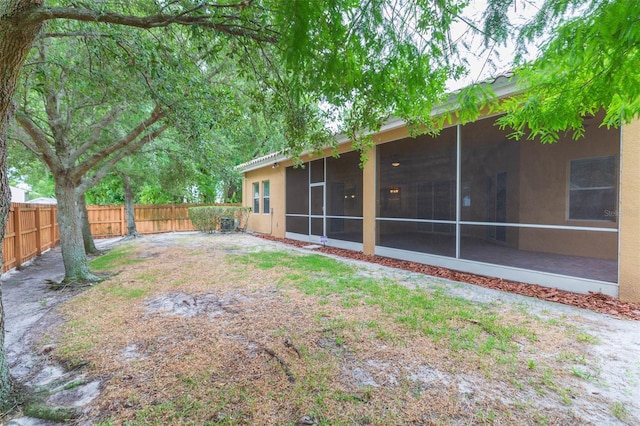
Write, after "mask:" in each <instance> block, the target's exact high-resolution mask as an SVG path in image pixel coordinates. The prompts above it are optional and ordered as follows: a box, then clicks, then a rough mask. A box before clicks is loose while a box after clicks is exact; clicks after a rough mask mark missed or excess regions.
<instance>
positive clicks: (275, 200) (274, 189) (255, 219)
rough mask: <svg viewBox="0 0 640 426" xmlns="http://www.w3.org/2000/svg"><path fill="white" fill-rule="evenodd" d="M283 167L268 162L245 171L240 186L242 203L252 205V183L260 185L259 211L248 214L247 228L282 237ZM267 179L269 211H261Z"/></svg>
mask: <svg viewBox="0 0 640 426" xmlns="http://www.w3.org/2000/svg"><path fill="white" fill-rule="evenodd" d="M284 172H285V167H283V166H281V165H280V164H279V163H278V167H275V168H274V167H273V164H270V165H269V166H267V167H263V168H261V169H258V170H254V171H251V172H247V173H245V176H244V180H243V186H242V205H244V206H250V207H252V206H253V195H254V194H253V184H254V183H258V184H259V187H260V212H259V213H257V214H256V213H255V212H252V213H251V214H250V215H249V223H248V225H247V229H250V230H252V231H254V232H260V233H262V234H269V235H273V236H274V237H278V238H284V233H285V220H284V219H285V218H284V208H285V184H284ZM265 181H269V192H270V195H269V204H270V211H268V212H264V211H263V201H264V198H263V197H264V184H263V183H264V182H265Z"/></svg>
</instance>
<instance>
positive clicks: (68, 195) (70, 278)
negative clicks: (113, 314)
mask: <svg viewBox="0 0 640 426" xmlns="http://www.w3.org/2000/svg"><path fill="white" fill-rule="evenodd" d="M56 198H57V199H58V227H59V228H60V247H61V248H62V261H63V263H64V271H65V277H64V281H63V282H64V283H77V282H92V281H98V280H99V279H98V277H97V276H95V275H94V274H92V273H91V271H90V270H89V264H88V262H87V254H86V253H85V251H84V242H83V238H82V219H81V218H80V211H79V208H78V206H77V201H78V199H77V197H76V185H74V183H73V182H70V181H69V180H68V179H66V178H65V177H64V176H58V177H56Z"/></svg>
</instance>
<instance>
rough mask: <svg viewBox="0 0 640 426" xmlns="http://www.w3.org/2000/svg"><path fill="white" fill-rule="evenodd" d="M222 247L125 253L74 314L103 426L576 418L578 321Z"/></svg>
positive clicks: (73, 350)
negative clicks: (552, 319) (97, 380)
mask: <svg viewBox="0 0 640 426" xmlns="http://www.w3.org/2000/svg"><path fill="white" fill-rule="evenodd" d="M209 240H210V241H212V242H213V241H214V240H213V239H209ZM222 241H224V240H223V239H221V238H216V239H215V245H212V246H207V247H203V248H202V249H198V250H193V245H190V246H189V247H187V248H183V249H179V248H178V249H176V248H174V247H171V248H170V249H169V248H168V249H167V250H159V249H158V248H157V247H154V250H155V252H154V257H153V258H152V259H150V260H149V261H146V262H144V263H143V264H140V265H137V264H135V265H134V264H133V263H135V260H137V259H136V257H135V256H136V251H135V250H134V248H131V247H126V246H125V247H124V248H123V249H122V252H120V253H118V252H117V251H116V252H115V253H114V254H113V256H114V257H113V260H111V261H109V262H106V266H105V268H115V267H120V266H121V265H125V267H124V268H123V270H122V272H121V273H120V274H119V275H117V276H114V277H113V278H111V279H109V280H107V281H105V282H103V283H100V284H99V285H97V286H95V287H92V288H91V289H89V290H87V291H86V292H84V293H83V294H81V295H79V296H78V297H77V298H75V299H74V300H73V301H71V302H69V304H68V305H67V306H66V309H65V315H66V317H67V321H68V322H67V324H66V326H65V334H64V336H62V337H61V339H60V341H59V342H57V343H58V346H57V349H56V356H58V357H60V358H62V359H66V360H68V361H70V363H71V364H75V365H81V364H82V363H83V362H84V363H86V364H87V370H88V371H91V372H92V373H93V374H98V375H101V376H102V377H108V379H106V380H105V382H104V384H103V386H104V389H103V391H102V392H103V394H102V396H101V398H100V400H99V401H98V402H97V404H98V407H97V408H96V411H97V412H100V413H101V419H102V420H101V421H102V422H103V423H100V424H102V425H104V426H106V425H111V424H113V425H115V424H125V425H161V424H211V425H213V424H223V425H241V424H282V425H294V424H296V423H297V422H298V420H299V419H301V417H303V416H306V417H308V418H310V419H312V421H313V424H317V425H356V424H362V425H367V424H372V425H391V424H409V423H412V424H448V423H450V422H451V421H452V419H453V421H454V422H460V421H462V422H468V423H470V424H536V423H537V424H546V423H549V424H562V422H565V423H571V422H572V421H574V420H575V418H574V417H572V416H573V409H574V408H575V407H574V406H572V401H573V400H574V398H577V397H579V396H580V394H579V389H580V386H579V384H580V381H581V380H583V379H585V377H584V376H585V375H586V374H587V373H588V372H590V371H594V370H593V369H592V368H590V365H589V364H590V362H591V360H590V359H589V358H587V357H586V356H585V353H583V352H582V351H581V348H582V347H584V346H585V345H588V344H593V340H589V339H585V338H584V337H583V336H582V334H581V333H582V332H581V331H580V330H579V329H578V328H577V327H576V328H572V327H570V326H568V325H567V324H566V323H565V321H564V320H562V321H558V322H557V323H556V324H553V325H552V324H548V323H546V322H545V323H543V322H542V321H539V320H536V318H535V317H534V316H529V315H528V314H527V313H526V312H523V308H522V307H516V308H514V309H513V310H510V309H509V306H508V305H507V304H503V303H495V304H492V303H489V304H482V303H474V302H470V301H467V300H465V299H462V298H459V297H455V296H451V295H449V294H447V292H446V289H445V287H444V285H428V283H427V285H426V286H424V288H423V283H422V282H420V280H418V279H416V278H415V276H412V277H410V279H407V280H403V279H402V278H397V276H396V275H393V276H394V277H396V278H393V279H391V278H389V275H385V274H384V273H380V274H379V275H377V273H376V274H373V273H369V272H366V273H365V271H363V269H362V268H360V267H358V266H354V265H353V264H349V263H345V262H341V261H338V260H335V259H333V258H330V257H327V256H322V255H317V254H298V253H295V252H290V251H261V252H253V253H248V254H238V251H239V249H238V250H234V254H229V250H228V247H226V246H224V245H223V244H222ZM212 244H213V243H212ZM127 262H132V263H127ZM131 265H132V266H131ZM127 266H131V267H127ZM428 280H429V279H425V281H428ZM171 294H173V296H172V297H173V298H171V297H167V298H164V299H163V297H165V296H167V295H171ZM176 294H177V295H178V296H179V297H175V295H176ZM181 295H185V297H184V299H181V298H180V297H182V296H181ZM207 297H209V298H208V299H207ZM183 300H184V301H183ZM150 301H153V303H149V302H150ZM154 303H155V304H157V305H158V306H162V307H163V309H165V308H166V309H167V311H165V310H162V311H151V310H149V309H148V307H149V306H151V305H153V304H154ZM174 305H175V306H176V308H177V309H176V311H175V312H174V311H171V312H169V310H171V308H172V306H174ZM196 308H197V309H202V312H203V313H201V314H190V315H184V316H182V315H181V314H180V313H179V311H186V310H188V309H196ZM207 309H210V310H209V311H207ZM267 349H268V350H267ZM294 349H295V350H294ZM268 351H272V352H273V353H274V354H275V355H270V353H269V352H268ZM125 354H133V355H127V356H125ZM129 356H131V358H128V357H129ZM465 389H471V391H470V392H467V391H466V390H465ZM502 395H505V396H506V397H502ZM589 397H591V396H589ZM505 401H506V402H505ZM510 401H512V402H510ZM541 407H544V409H543V408H541ZM602 407H603V408H604V410H605V411H606V410H609V411H610V416H611V418H612V419H613V420H615V419H614V417H615V416H617V415H620V416H624V415H625V413H623V412H622V410H621V408H620V407H616V406H615V405H611V401H607V402H606V403H605V404H603V405H602ZM558 419H560V420H558Z"/></svg>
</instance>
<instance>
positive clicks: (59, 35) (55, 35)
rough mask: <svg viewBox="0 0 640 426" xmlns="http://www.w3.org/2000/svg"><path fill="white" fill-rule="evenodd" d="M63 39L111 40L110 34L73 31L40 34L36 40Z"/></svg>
mask: <svg viewBox="0 0 640 426" xmlns="http://www.w3.org/2000/svg"><path fill="white" fill-rule="evenodd" d="M64 37H89V38H97V37H106V38H113V36H112V35H111V34H101V33H92V32H86V31H75V32H69V33H41V34H39V35H38V39H43V38H64Z"/></svg>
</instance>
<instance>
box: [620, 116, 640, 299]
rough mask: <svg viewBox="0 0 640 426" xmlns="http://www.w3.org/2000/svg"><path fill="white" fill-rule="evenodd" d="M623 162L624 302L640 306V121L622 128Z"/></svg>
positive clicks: (621, 228) (621, 169)
mask: <svg viewBox="0 0 640 426" xmlns="http://www.w3.org/2000/svg"><path fill="white" fill-rule="evenodd" d="M621 151H622V154H621V162H620V171H621V173H620V201H619V204H618V212H617V215H618V220H619V221H620V246H619V250H620V257H619V268H620V272H619V277H620V278H619V285H620V299H622V300H628V301H631V302H637V303H640V121H639V120H634V121H633V123H631V124H629V125H627V126H624V127H623V128H622V148H621Z"/></svg>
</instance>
